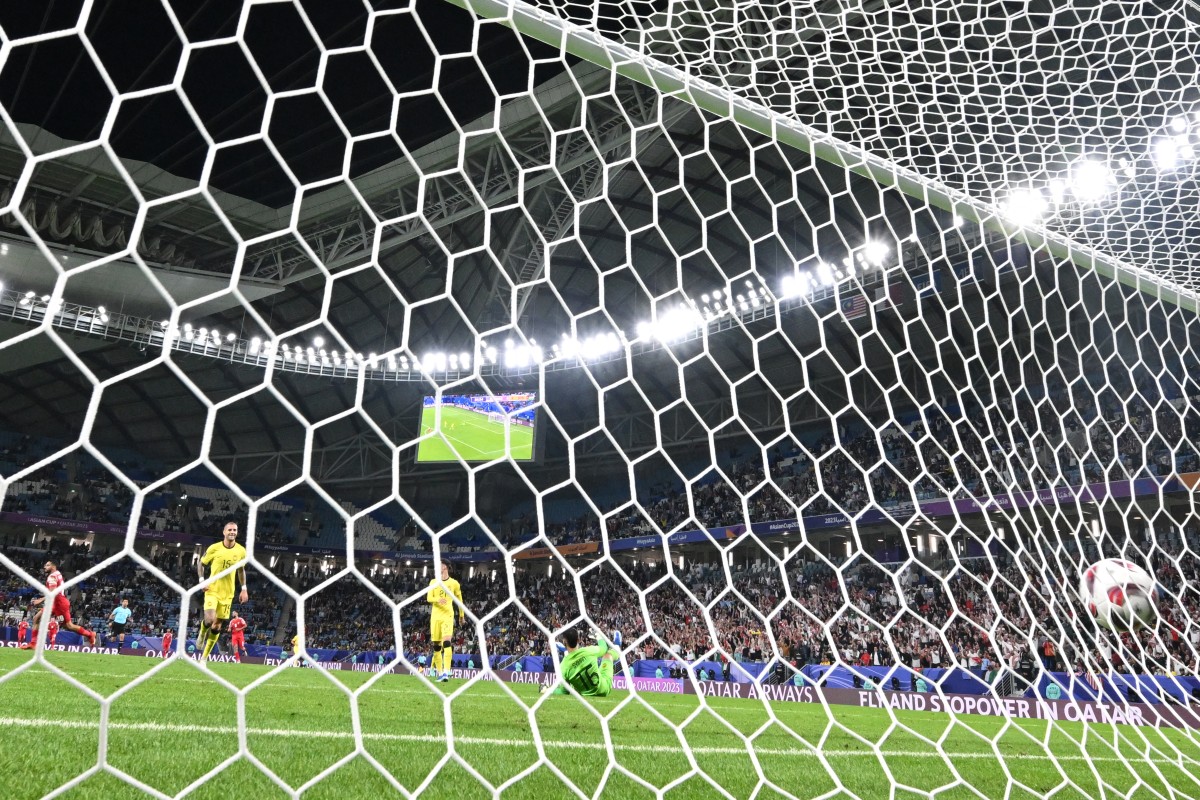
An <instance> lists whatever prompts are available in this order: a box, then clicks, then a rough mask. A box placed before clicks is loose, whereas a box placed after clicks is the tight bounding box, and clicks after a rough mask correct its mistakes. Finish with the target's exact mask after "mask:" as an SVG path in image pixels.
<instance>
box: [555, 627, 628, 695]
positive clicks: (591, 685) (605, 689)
mask: <svg viewBox="0 0 1200 800" xmlns="http://www.w3.org/2000/svg"><path fill="white" fill-rule="evenodd" d="M562 640H563V644H564V645H565V647H566V651H567V652H566V655H564V656H563V657H562V668H561V670H562V680H564V681H565V682H566V685H565V686H564V685H563V684H561V683H560V684H559V685H558V686H557V687H555V689H554V694H570V690H569V689H568V688H567V687H568V686H569V687H570V688H571V689H574V690H575V691H576V692H578V693H579V694H581V695H583V696H584V697H608V695H609V693H610V692H611V691H612V683H613V658H614V656H615V655H616V653H615V651H614V649H613V646H614V645H615V646H616V647H618V648H619V647H620V646H621V633H620V631H618V632H617V633H615V634H614V635H613V644H612V645H610V644H609V643H608V642H606V641H605V640H604V637H599V638H598V639H597V640H596V644H595V645H594V646H592V647H580V646H579V631H577V630H576V629H574V628H570V629H568V630H566V631H563V635H562ZM597 659H598V660H599V661H600V666H599V667H597V666H596V661H597Z"/></svg>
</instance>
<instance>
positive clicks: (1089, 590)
mask: <svg viewBox="0 0 1200 800" xmlns="http://www.w3.org/2000/svg"><path fill="white" fill-rule="evenodd" d="M1079 598H1080V600H1081V601H1083V607H1084V608H1085V609H1087V612H1088V614H1090V615H1091V617H1092V619H1094V620H1096V622H1097V623H1098V624H1099V625H1100V626H1102V627H1104V628H1108V629H1109V630H1110V631H1128V630H1135V629H1137V628H1150V627H1153V626H1154V623H1155V621H1156V620H1157V619H1158V605H1157V601H1158V586H1157V584H1156V583H1155V582H1154V578H1153V577H1151V575H1150V573H1148V572H1146V570H1144V569H1142V568H1141V567H1139V566H1138V565H1137V564H1135V563H1133V562H1132V561H1126V560H1124V559H1121V558H1106V559H1104V560H1103V561H1097V562H1096V563H1095V564H1092V565H1091V566H1090V567H1088V568H1087V569H1086V570H1084V572H1083V577H1082V578H1081V579H1080V581H1079Z"/></svg>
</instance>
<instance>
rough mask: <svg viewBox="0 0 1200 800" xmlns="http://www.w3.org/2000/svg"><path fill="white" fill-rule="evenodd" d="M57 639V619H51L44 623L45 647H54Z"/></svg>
mask: <svg viewBox="0 0 1200 800" xmlns="http://www.w3.org/2000/svg"><path fill="white" fill-rule="evenodd" d="M56 639H58V619H57V618H56V617H51V618H50V621H49V622H47V623H46V646H47V647H54V642H55V640H56Z"/></svg>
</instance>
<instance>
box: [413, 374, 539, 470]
mask: <svg viewBox="0 0 1200 800" xmlns="http://www.w3.org/2000/svg"><path fill="white" fill-rule="evenodd" d="M536 403H537V393H535V392H513V393H511V394H496V395H492V394H447V395H442V397H441V398H440V400H439V398H437V397H426V398H425V402H424V403H423V404H422V407H421V435H422V436H424V437H426V438H423V439H422V440H421V443H420V444H419V445H418V446H417V462H418V463H427V462H437V461H456V460H458V459H459V458H461V459H462V460H464V461H492V460H493V459H497V458H503V457H505V456H512V458H513V459H514V460H516V461H531V460H533V457H534V449H533V443H534V433H535V432H536V430H537V408H536V405H535V404H536ZM439 411H440V412H441V413H440V417H441V418H440V421H439V413H438V412H439ZM506 432H507V440H506V437H505V434H506ZM431 433H440V434H441V435H440V436H430V435H429V434H431Z"/></svg>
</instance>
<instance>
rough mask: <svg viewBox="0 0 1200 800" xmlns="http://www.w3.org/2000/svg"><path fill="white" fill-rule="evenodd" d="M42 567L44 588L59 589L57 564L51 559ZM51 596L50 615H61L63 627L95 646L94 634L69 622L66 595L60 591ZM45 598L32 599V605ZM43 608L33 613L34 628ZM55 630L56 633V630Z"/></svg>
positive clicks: (59, 578) (61, 581)
mask: <svg viewBox="0 0 1200 800" xmlns="http://www.w3.org/2000/svg"><path fill="white" fill-rule="evenodd" d="M42 569H43V570H44V571H45V573H46V588H47V589H49V590H50V591H51V592H54V590H55V589H61V587H62V585H63V576H62V573H61V572H59V571H58V565H57V564H55V563H54V562H53V561H47V562H46V564H45V565H44V566H43V567H42ZM52 596H53V598H54V602H53V605H51V607H50V616H51V617H62V625H63V627H64V628H66V629H67V630H69V631H71V632H72V633H78V634H79V635H80V636H82V637H83V638H84V639H87V640H88V641H89V642H90V643H91V646H92V647H95V646H96V634H94V633H92V632H91V631H89V630H88V629H87V628H84V627H82V626H80V625H76V624H75V623H74V622H71V601H70V600H68V599H67V596H66V595H65V594H63V593H62V592H61V591H60V592H57V593H56V594H53V595H52ZM45 599H46V598H44V597H38V598H36V599H35V600H34V601H33V605H35V606H36V605H39V604H40V603H41V602H42V601H43V600H45ZM45 610H46V609H45V608H39V609H38V611H37V613H36V614H34V615H33V627H34V628H35V629H36V628H37V626H38V623H39V622H41V619H42V612H43V611H45ZM57 627H58V626H57V625H56V626H55V628H57ZM55 632H56V633H57V630H56V631H55Z"/></svg>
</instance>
